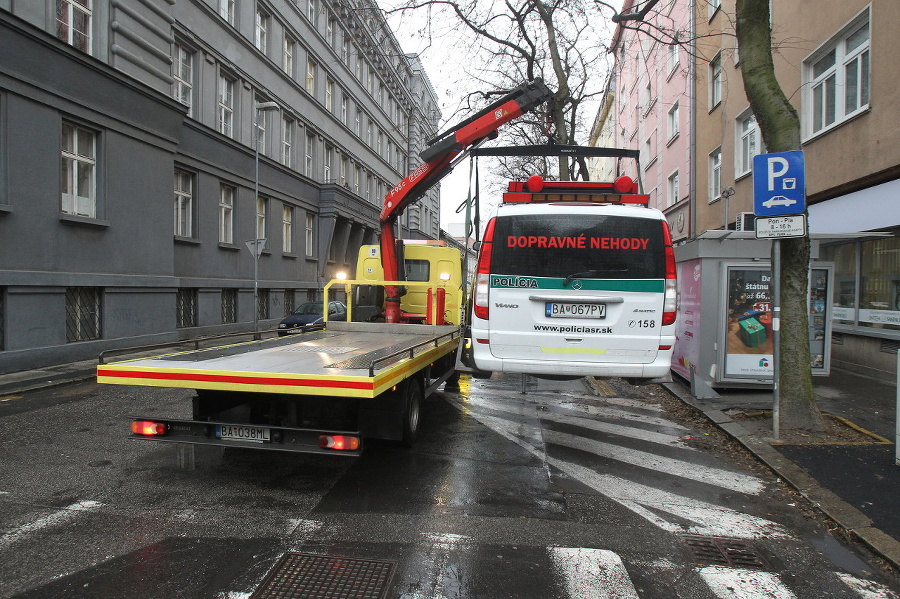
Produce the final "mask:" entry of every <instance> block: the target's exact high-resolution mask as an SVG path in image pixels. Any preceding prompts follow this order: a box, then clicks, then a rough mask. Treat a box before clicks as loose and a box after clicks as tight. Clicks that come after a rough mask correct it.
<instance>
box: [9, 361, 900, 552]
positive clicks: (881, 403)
mask: <svg viewBox="0 0 900 599" xmlns="http://www.w3.org/2000/svg"><path fill="white" fill-rule="evenodd" d="M96 367H97V362H96V360H86V361H83V362H75V363H72V364H63V365H60V366H50V367H46V368H40V369H36V370H30V371H24V372H16V373H12V374H0V401H2V400H3V398H4V397H5V396H10V395H14V394H17V393H23V392H25V391H31V390H35V389H41V388H45V387H51V386H54V385H60V384H65V383H71V382H76V381H81V380H88V379H92V378H93V377H94V375H95V372H96ZM813 384H814V390H815V394H816V400H817V403H818V406H819V409H820V410H821V411H822V412H825V413H828V414H832V415H834V416H840V417H842V418H845V419H847V420H849V421H850V422H852V423H854V424H855V425H856V426H858V427H861V428H864V429H866V430H868V431H871V432H872V433H875V434H876V435H879V436H881V437H884V438H885V439H887V440H889V441H891V443H890V444H876V443H872V444H864V445H860V444H838V445H835V444H827V445H826V444H820V445H779V444H774V443H773V440H772V439H771V436H772V435H771V431H770V432H768V434H760V433H759V432H758V431H754V430H751V429H750V428H748V427H745V426H744V425H742V424H741V423H739V422H737V421H736V420H735V419H733V418H731V417H730V416H729V415H728V414H726V413H725V410H731V409H735V408H740V409H744V410H771V408H772V394H771V392H769V393H766V392H760V391H720V397H717V398H713V399H696V398H695V397H694V396H693V395H691V393H690V389H689V386H688V385H687V383H685V382H684V381H682V380H681V379H677V378H676V382H674V383H669V384H667V385H666V387H667V389H668V390H669V391H670V392H672V393H673V394H674V395H676V396H677V397H678V398H680V399H681V400H682V401H684V402H685V403H687V404H689V405H692V406H694V407H696V408H697V409H698V410H700V411H702V412H703V413H704V414H706V416H707V417H708V418H709V419H710V420H711V421H712V422H713V423H715V424H716V425H717V426H718V427H719V428H721V429H722V430H723V431H725V432H726V433H728V434H729V435H731V436H732V437H734V438H735V439H737V440H738V441H739V442H740V443H741V444H743V445H744V446H745V447H746V448H747V449H748V450H749V451H750V452H752V453H753V454H754V455H755V456H756V457H757V458H758V459H759V460H761V461H762V462H764V463H765V464H767V465H768V466H769V467H770V468H772V470H774V471H775V472H776V474H777V475H778V476H779V477H781V478H782V479H784V480H785V481H787V482H788V483H789V484H790V485H791V486H792V487H794V488H795V489H797V490H798V491H799V492H800V493H801V494H802V495H803V496H804V497H806V498H807V499H808V500H809V501H810V502H811V503H812V504H813V505H815V506H817V507H818V508H819V509H821V510H822V512H824V513H825V514H826V515H827V516H828V517H829V518H831V519H832V520H834V522H836V523H837V524H838V525H839V526H841V527H842V528H843V529H845V530H846V531H847V532H848V533H850V534H853V535H855V536H856V537H857V538H859V539H860V540H861V541H862V542H863V543H865V544H866V545H868V546H869V547H870V548H871V549H872V550H873V551H875V552H876V553H878V554H879V555H881V556H882V557H884V558H885V559H887V560H888V561H889V562H891V563H892V564H893V565H894V566H895V567H897V568H900V511H898V510H896V509H895V508H894V505H895V503H896V501H897V500H898V498H900V466H897V465H895V464H894V459H895V458H894V456H895V447H894V444H893V441H894V438H895V429H894V426H895V425H894V419H895V411H896V397H897V396H896V387H895V385H890V384H887V383H882V382H879V381H874V380H871V379H867V378H864V377H860V376H857V375H854V374H851V373H846V372H832V374H831V376H828V377H814V380H813Z"/></svg>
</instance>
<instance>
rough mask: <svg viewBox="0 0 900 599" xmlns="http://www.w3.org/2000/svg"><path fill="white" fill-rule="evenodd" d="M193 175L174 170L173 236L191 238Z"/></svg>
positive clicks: (192, 224)
mask: <svg viewBox="0 0 900 599" xmlns="http://www.w3.org/2000/svg"><path fill="white" fill-rule="evenodd" d="M193 214H194V175H192V174H191V173H188V172H185V171H181V170H178V169H176V170H175V235H177V236H179V237H192V236H193V226H194V219H193Z"/></svg>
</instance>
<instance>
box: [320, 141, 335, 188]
mask: <svg viewBox="0 0 900 599" xmlns="http://www.w3.org/2000/svg"><path fill="white" fill-rule="evenodd" d="M333 160H334V148H332V147H331V146H330V145H328V144H325V160H323V161H322V162H323V169H322V181H324V182H325V183H328V182H330V181H331V166H332V163H333Z"/></svg>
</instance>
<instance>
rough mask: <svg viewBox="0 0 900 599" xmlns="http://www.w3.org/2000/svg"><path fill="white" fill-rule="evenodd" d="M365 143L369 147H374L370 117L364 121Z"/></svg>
mask: <svg viewBox="0 0 900 599" xmlns="http://www.w3.org/2000/svg"><path fill="white" fill-rule="evenodd" d="M366 145H368V146H369V147H370V148H374V147H375V139H374V131H373V125H372V120H371V119H369V121H368V122H367V123H366Z"/></svg>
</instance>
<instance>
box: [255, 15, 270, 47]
mask: <svg viewBox="0 0 900 599" xmlns="http://www.w3.org/2000/svg"><path fill="white" fill-rule="evenodd" d="M268 35H269V13H267V12H266V11H264V10H263V9H262V8H261V7H259V6H257V7H256V37H255V39H254V43H255V44H256V49H257V50H259V51H260V52H262V53H263V54H265V53H266V48H268Z"/></svg>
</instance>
